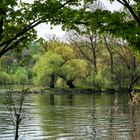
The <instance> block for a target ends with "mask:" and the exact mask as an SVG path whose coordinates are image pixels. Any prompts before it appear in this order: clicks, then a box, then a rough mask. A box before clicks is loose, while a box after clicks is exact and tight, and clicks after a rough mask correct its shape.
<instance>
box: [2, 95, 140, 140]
mask: <svg viewBox="0 0 140 140" xmlns="http://www.w3.org/2000/svg"><path fill="white" fill-rule="evenodd" d="M4 96H5V94H0V99H1V101H0V140H13V139H14V130H13V129H14V128H13V125H12V123H11V121H10V119H9V112H8V111H7V108H6V107H5V105H4V104H3V102H2V100H3V98H4ZM116 99H117V105H116V104H115V100H116ZM128 101H129V96H128V94H121V93H119V94H105V93H102V94H75V95H74V94H29V95H28V97H27V98H26V101H25V103H24V109H25V112H26V119H25V120H24V121H23V123H22V124H21V126H20V139H22V140H140V107H139V106H138V107H137V108H135V109H134V108H133V107H129V105H128Z"/></svg>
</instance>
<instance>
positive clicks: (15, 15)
mask: <svg viewBox="0 0 140 140" xmlns="http://www.w3.org/2000/svg"><path fill="white" fill-rule="evenodd" d="M110 1H111V2H113V0H110ZM114 1H115V0H114ZM116 1H118V2H119V3H120V4H122V9H121V10H120V11H114V12H111V11H109V10H107V8H105V7H104V6H103V4H102V2H100V1H92V0H83V1H82V0H80V1H79V0H45V1H42V0H41V1H38V0H34V2H33V3H26V2H22V1H20V2H18V1H16V0H11V1H8V0H7V1H6V0H2V1H1V6H0V66H1V67H0V84H1V85H5V84H7V85H33V86H40V87H44V88H82V89H93V90H95V91H96V90H97V91H102V90H131V89H133V88H139V82H140V81H139V75H140V54H139V43H140V18H139V13H140V9H139V7H140V2H139V1H137V0H131V1H127V0H116ZM41 23H50V24H51V25H52V26H55V25H62V29H63V30H65V31H66V40H65V41H62V40H59V39H57V37H55V36H52V37H51V38H50V39H49V40H47V41H46V40H43V39H38V38H37V33H36V30H35V29H34V27H36V26H37V25H39V24H41ZM46 32H47V31H46Z"/></svg>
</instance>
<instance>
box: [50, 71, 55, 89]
mask: <svg viewBox="0 0 140 140" xmlns="http://www.w3.org/2000/svg"><path fill="white" fill-rule="evenodd" d="M50 77H51V81H50V88H55V73H52V74H51V76H50Z"/></svg>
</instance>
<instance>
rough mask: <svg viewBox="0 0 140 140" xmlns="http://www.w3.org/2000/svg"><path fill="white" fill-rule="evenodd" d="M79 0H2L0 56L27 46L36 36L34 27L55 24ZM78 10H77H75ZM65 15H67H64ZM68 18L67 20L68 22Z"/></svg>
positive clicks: (0, 6) (0, 10)
mask: <svg viewBox="0 0 140 140" xmlns="http://www.w3.org/2000/svg"><path fill="white" fill-rule="evenodd" d="M75 4H78V0H64V1H61V0H49V1H48V0H45V1H40V0H34V3H32V4H29V3H25V2H22V1H17V0H10V1H8V0H1V5H0V57H1V56H2V55H4V54H5V53H6V52H8V51H9V50H13V49H15V48H18V49H19V50H21V49H22V47H26V46H27V44H28V42H29V41H31V40H34V39H35V38H36V31H35V30H34V27H36V26H37V25H39V24H41V23H49V22H50V23H51V24H54V25H57V24H60V23H62V19H64V18H65V16H66V15H67V14H69V13H70V12H71V13H72V11H73V10H74V9H73V8H72V7H71V6H72V5H75ZM74 11H77V10H74ZM64 15H65V16H64ZM68 20H69V19H67V21H65V22H67V24H68Z"/></svg>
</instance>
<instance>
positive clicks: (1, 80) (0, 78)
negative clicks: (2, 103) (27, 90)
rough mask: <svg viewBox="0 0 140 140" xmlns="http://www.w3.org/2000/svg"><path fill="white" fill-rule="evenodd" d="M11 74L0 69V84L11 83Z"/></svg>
mask: <svg viewBox="0 0 140 140" xmlns="http://www.w3.org/2000/svg"><path fill="white" fill-rule="evenodd" d="M13 81H14V80H13V75H10V74H8V73H6V72H4V71H0V84H1V85H6V84H7V85H10V84H11V83H13Z"/></svg>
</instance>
